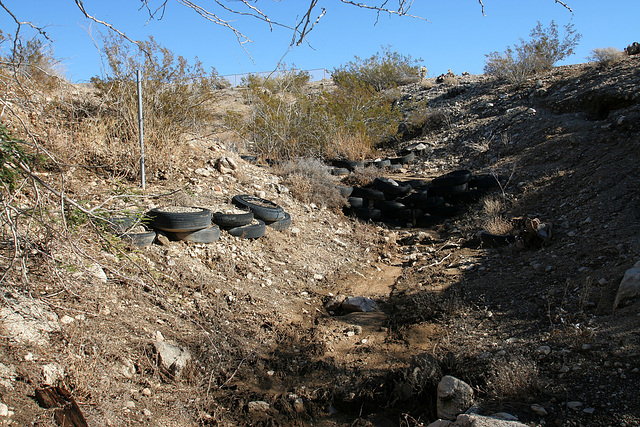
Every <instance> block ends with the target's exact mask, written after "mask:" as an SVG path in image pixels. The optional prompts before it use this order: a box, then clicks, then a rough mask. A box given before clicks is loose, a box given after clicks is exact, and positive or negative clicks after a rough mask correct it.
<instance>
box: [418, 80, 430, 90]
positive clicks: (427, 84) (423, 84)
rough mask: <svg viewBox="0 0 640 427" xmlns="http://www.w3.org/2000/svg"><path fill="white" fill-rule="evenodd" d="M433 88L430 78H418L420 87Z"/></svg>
mask: <svg viewBox="0 0 640 427" xmlns="http://www.w3.org/2000/svg"><path fill="white" fill-rule="evenodd" d="M432 88H433V80H431V79H422V80H420V89H423V90H428V89H432Z"/></svg>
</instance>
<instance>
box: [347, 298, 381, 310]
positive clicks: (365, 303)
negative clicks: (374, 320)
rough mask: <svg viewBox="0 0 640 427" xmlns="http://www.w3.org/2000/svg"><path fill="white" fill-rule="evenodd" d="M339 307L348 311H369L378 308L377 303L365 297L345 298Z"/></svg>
mask: <svg viewBox="0 0 640 427" xmlns="http://www.w3.org/2000/svg"><path fill="white" fill-rule="evenodd" d="M340 307H341V308H342V309H343V310H344V311H348V312H365V313H367V312H370V311H376V310H377V309H378V304H376V302H375V301H374V300H372V299H371V298H367V297H349V298H347V299H345V300H344V301H343V302H342V304H341V305H340Z"/></svg>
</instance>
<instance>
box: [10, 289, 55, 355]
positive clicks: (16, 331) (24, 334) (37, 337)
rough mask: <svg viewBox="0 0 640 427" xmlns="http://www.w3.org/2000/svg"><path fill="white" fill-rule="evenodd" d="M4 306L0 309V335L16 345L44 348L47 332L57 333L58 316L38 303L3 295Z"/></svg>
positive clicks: (22, 297)
mask: <svg viewBox="0 0 640 427" xmlns="http://www.w3.org/2000/svg"><path fill="white" fill-rule="evenodd" d="M4 297H5V306H3V307H2V308H0V335H4V336H7V337H9V338H10V339H13V340H15V341H16V342H18V343H26V344H32V345H39V346H44V345H46V344H47V343H48V342H49V335H48V333H49V332H54V331H59V330H60V324H59V323H58V316H57V315H56V314H55V313H53V312H52V311H50V310H48V308H47V307H46V306H45V305H44V304H42V303H41V302H40V301H38V300H36V299H33V298H27V297H24V296H22V295H17V296H16V295H13V294H10V293H5V294H4Z"/></svg>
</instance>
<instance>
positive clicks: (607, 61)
mask: <svg viewBox="0 0 640 427" xmlns="http://www.w3.org/2000/svg"><path fill="white" fill-rule="evenodd" d="M626 56H627V55H626V53H624V52H623V51H621V50H619V49H616V48H615V47H605V48H597V49H593V50H592V51H591V55H589V56H588V57H587V61H591V62H597V63H598V65H600V66H603V67H609V66H611V65H613V64H615V63H616V62H620V61H622V60H623V59H624V58H625V57H626Z"/></svg>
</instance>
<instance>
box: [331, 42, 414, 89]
mask: <svg viewBox="0 0 640 427" xmlns="http://www.w3.org/2000/svg"><path fill="white" fill-rule="evenodd" d="M418 62H419V60H414V59H412V58H411V56H410V55H406V56H405V55H402V54H400V53H398V52H392V51H391V49H390V48H389V47H386V48H383V50H382V52H378V53H376V54H375V55H373V56H371V57H370V58H368V59H361V58H358V57H357V56H356V58H355V60H354V61H351V62H349V63H347V64H346V65H343V66H341V67H339V68H336V69H335V70H334V71H333V73H332V76H331V78H332V79H333V81H334V82H335V83H336V84H337V85H338V86H344V85H351V84H353V82H354V81H356V82H358V83H364V84H367V85H370V86H371V87H373V88H374V89H375V90H376V91H378V92H380V91H383V90H385V89H390V88H393V87H396V86H400V85H405V84H408V83H414V82H417V81H420V75H421V74H420V66H419V65H418Z"/></svg>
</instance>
